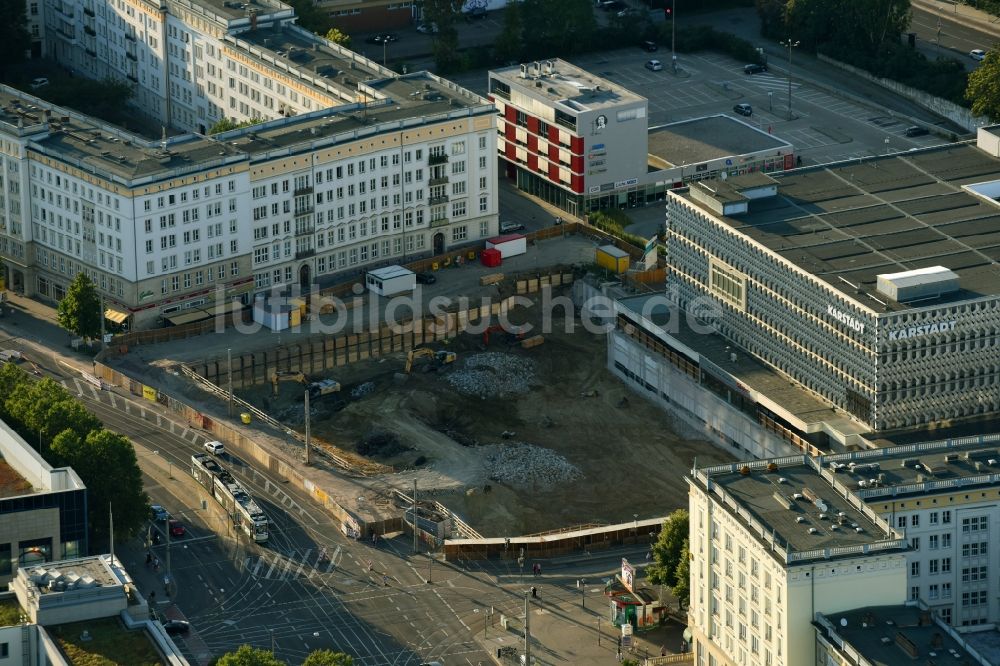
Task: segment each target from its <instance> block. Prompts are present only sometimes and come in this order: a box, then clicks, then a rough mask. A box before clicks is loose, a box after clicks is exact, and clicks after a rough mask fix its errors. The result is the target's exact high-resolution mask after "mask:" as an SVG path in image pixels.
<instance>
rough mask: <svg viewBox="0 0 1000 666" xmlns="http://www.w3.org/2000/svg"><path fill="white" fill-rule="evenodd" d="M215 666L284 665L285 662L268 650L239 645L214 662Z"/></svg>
mask: <svg viewBox="0 0 1000 666" xmlns="http://www.w3.org/2000/svg"><path fill="white" fill-rule="evenodd" d="M215 664H216V666H285V662H283V661H281V660H280V659H278V658H277V657H275V656H274V653H273V652H271V651H270V650H264V649H262V648H255V647H250V646H249V645H241V646H240V647H239V649H237V650H236V651H235V652H227V653H226V654H224V655H222V656H221V657H219V659H218V661H216V662H215Z"/></svg>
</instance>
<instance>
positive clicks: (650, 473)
mask: <svg viewBox="0 0 1000 666" xmlns="http://www.w3.org/2000/svg"><path fill="white" fill-rule="evenodd" d="M526 312H527V311H525V310H521V311H520V314H521V315H522V317H521V319H520V321H526V320H527V319H526V317H525V316H524V315H525V313H526ZM512 319H513V320H514V321H515V322H516V323H517V322H519V320H518V316H517V313H515V314H514V315H513V316H512ZM577 323H578V322H577ZM558 328H559V329H560V331H559V332H557V333H549V334H546V335H545V344H543V345H541V346H539V347H535V348H533V349H521V348H520V347H519V346H517V345H511V344H509V341H508V340H507V339H506V336H504V335H503V334H494V336H493V338H492V340H491V344H490V347H489V350H488V351H489V352H490V353H491V356H490V357H489V358H492V359H493V360H497V359H500V360H506V361H509V362H510V363H511V364H512V365H513V366H517V367H520V368H527V369H528V374H529V377H530V380H529V383H530V387H528V390H526V391H525V392H520V393H518V392H515V393H512V394H508V395H503V396H490V397H481V396H474V395H468V394H465V393H462V392H459V390H456V388H455V387H454V386H453V383H452V381H454V380H455V379H457V378H456V377H451V381H450V380H449V377H450V375H452V374H453V373H462V372H468V369H467V368H466V366H467V365H468V363H469V362H472V361H475V360H476V359H481V358H484V357H483V356H482V354H483V353H484V351H486V349H485V348H484V347H483V343H482V339H481V336H478V335H470V334H465V335H462V336H459V337H458V338H456V339H454V340H452V341H451V342H450V344H448V345H446V346H444V347H443V348H446V349H450V350H452V351H455V352H456V353H457V354H458V360H457V361H456V362H455V363H453V364H450V365H447V366H444V367H442V368H441V369H440V370H438V371H437V372H425V371H422V370H423V369H424V368H426V367H427V365H428V364H427V362H426V361H417V362H416V364H415V367H414V370H413V373H412V374H411V375H410V376H409V377H408V378H407V379H406V380H405V381H400V379H399V377H398V376H397V375H398V374H399V373H401V372H402V370H403V366H404V362H405V357H404V355H402V354H395V355H393V356H390V357H387V358H383V359H378V360H372V361H363V362H359V363H355V364H352V365H350V366H347V367H344V368H340V369H338V371H337V372H336V374H334V375H332V377H333V378H334V379H336V380H338V381H339V382H340V383H341V384H342V386H343V388H342V390H341V392H340V393H338V394H333V395H329V396H324V397H321V398H317V399H316V400H314V401H313V404H312V407H313V408H312V409H311V413H312V421H311V427H312V432H313V433H314V435H317V436H319V437H321V438H323V439H326V440H328V441H330V442H332V443H334V444H336V445H337V446H338V447H341V448H344V449H348V450H353V451H358V452H359V453H362V454H364V455H367V456H369V457H371V458H373V459H375V460H378V461H380V462H384V463H387V464H391V465H393V466H394V467H395V468H396V469H397V470H399V471H398V472H397V473H395V474H391V475H386V476H383V477H380V478H378V479H377V480H375V481H374V484H373V489H375V488H378V487H381V488H382V489H385V488H387V487H397V488H399V489H401V490H404V491H409V490H410V489H411V488H412V485H413V479H414V478H416V479H417V481H418V484H419V488H420V489H421V493H420V494H421V497H422V498H426V497H427V496H428V494H429V495H431V496H433V497H435V498H437V499H439V500H440V501H441V502H442V503H443V504H445V505H446V506H448V507H449V508H451V509H452V510H454V511H455V512H456V513H458V514H459V515H460V516H462V517H463V518H464V519H465V520H466V521H467V522H468V523H470V524H471V525H472V526H473V527H474V528H475V529H476V530H478V531H479V532H480V533H481V534H483V535H484V536H506V535H518V534H530V533H535V532H542V531H547V530H553V529H557V528H561V527H565V526H569V525H577V524H583V523H613V522H624V521H629V520H632V518H633V516H634V515H635V514H638V516H639V517H641V518H648V517H653V516H660V515H666V514H667V513H669V512H670V511H672V510H673V509H675V508H678V507H682V506H687V487H686V484H685V482H684V479H683V477H684V474H685V472H686V471H687V470H689V469H690V468H691V465H692V462H693V460H694V458H695V457H696V456H697V458H698V463H699V465H711V464H717V463H721V462H725V461H728V460H731V459H732V457H731V456H729V455H728V454H727V453H726V452H725V451H723V450H721V449H719V448H717V447H715V446H713V445H712V444H710V443H708V442H706V441H703V440H697V439H687V438H685V437H684V436H683V435H681V434H678V432H679V429H680V428H682V427H683V426H681V425H680V424H678V425H677V427H676V428H675V425H674V421H673V420H672V419H671V418H670V416H669V415H668V414H666V413H665V412H663V411H662V410H660V409H659V408H657V407H655V406H653V405H652V404H650V403H647V402H646V401H645V400H643V399H642V398H640V397H639V396H637V395H635V394H634V393H632V392H630V391H629V390H627V389H626V388H625V386H624V385H623V384H622V383H621V382H620V381H619V380H618V379H616V378H615V377H614V376H613V375H612V374H611V373H610V372H608V370H607V369H606V367H605V364H606V358H607V354H606V348H605V345H606V338H605V337H604V336H603V335H593V334H590V333H587V332H585V331H583V329H582V328H579V327H577V328H578V330H577V331H576V332H574V333H565V332H562V326H561V323H560V325H559V326H558ZM494 352H498V353H500V354H503V355H511V356H513V357H514V358H507V357H506V356H505V357H503V358H501V357H498V356H495V355H492V353H494ZM489 372H490V369H489V368H487V370H486V371H485V374H481V375H480V377H484V378H485V381H482V382H481V385H482V386H484V387H485V391H486V392H487V393H488V392H489V391H490V390H491V387H493V386H495V385H499V384H501V383H503V379H502V378H498V379H497V380H496V382H492V381H490V374H489ZM310 379H312V380H315V379H319V377H310ZM368 383H370V384H368ZM515 383H516V382H515ZM359 387H362V388H361V390H360V391H359V390H358V389H359ZM352 393H355V394H356V395H357V396H358V397H352ZM361 394H363V395H361ZM241 395H242V397H243V398H244V399H247V400H249V401H250V402H252V403H254V404H256V405H258V406H260V407H262V408H263V409H264V410H265V411H267V412H268V413H269V414H271V415H272V416H275V417H276V418H279V419H282V420H284V421H285V422H286V423H288V424H289V425H292V426H293V427H296V428H301V426H302V422H303V414H302V397H301V396H302V391H301V388H300V387H298V386H297V385H294V384H285V383H283V384H281V385H280V391H279V395H278V396H277V397H276V398H275V397H272V395H271V387H270V385H262V386H257V387H254V388H253V389H250V390H247V391H244V392H243V393H242V394H241ZM584 396H588V397H584ZM504 433H507V434H508V437H507V438H506V439H505V438H504V436H503V435H504ZM498 456H500V458H499V459H497V458H498ZM487 486H488V487H489V488H488V490H487Z"/></svg>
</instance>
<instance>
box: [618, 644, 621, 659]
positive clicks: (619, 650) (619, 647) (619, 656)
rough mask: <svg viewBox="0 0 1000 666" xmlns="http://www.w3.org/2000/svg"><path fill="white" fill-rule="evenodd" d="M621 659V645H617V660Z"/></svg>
mask: <svg viewBox="0 0 1000 666" xmlns="http://www.w3.org/2000/svg"><path fill="white" fill-rule="evenodd" d="M621 660H622V646H621V645H619V646H618V661H621Z"/></svg>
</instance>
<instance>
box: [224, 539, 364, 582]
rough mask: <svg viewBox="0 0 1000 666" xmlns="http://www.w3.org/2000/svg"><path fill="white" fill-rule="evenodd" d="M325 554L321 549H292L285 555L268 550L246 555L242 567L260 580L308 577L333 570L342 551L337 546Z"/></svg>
mask: <svg viewBox="0 0 1000 666" xmlns="http://www.w3.org/2000/svg"><path fill="white" fill-rule="evenodd" d="M325 554H326V558H325V559H324V558H323V555H324V552H323V551H321V550H313V549H307V550H305V551H299V550H292V551H291V552H290V553H289V554H287V555H286V554H282V553H276V552H272V551H268V552H264V553H262V554H261V555H260V556H258V557H254V556H252V555H248V556H246V557H245V558H244V560H243V563H242V567H243V571H244V572H245V573H246V574H247V575H248V576H250V577H251V578H257V579H260V580H273V581H284V580H293V579H303V578H304V579H308V578H312V577H313V576H317V575H319V576H322V575H325V574H331V573H333V572H335V571H336V570H337V565H338V564H339V563H340V561H341V560H342V559H343V555H344V552H343V550H341V548H340V546H337V547H336V548H335V549H333V550H332V551H331V552H329V553H325Z"/></svg>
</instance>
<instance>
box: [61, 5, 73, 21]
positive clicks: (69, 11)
mask: <svg viewBox="0 0 1000 666" xmlns="http://www.w3.org/2000/svg"><path fill="white" fill-rule="evenodd" d="M57 9H58V10H59V13H60V14H62V15H63V16H65V17H66V18H73V17H74V16H75V14H73V8H72V7H67V6H66V5H59V7H57Z"/></svg>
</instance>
